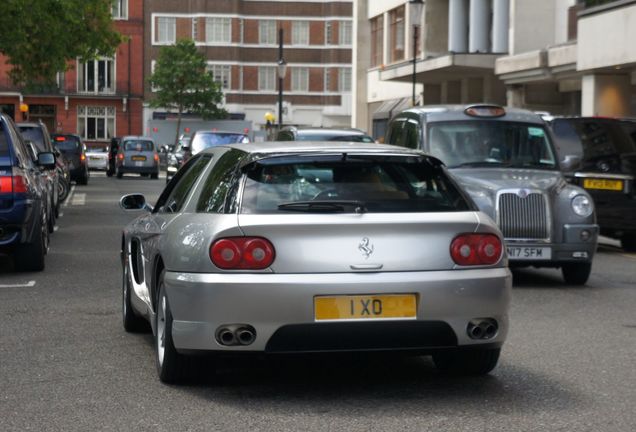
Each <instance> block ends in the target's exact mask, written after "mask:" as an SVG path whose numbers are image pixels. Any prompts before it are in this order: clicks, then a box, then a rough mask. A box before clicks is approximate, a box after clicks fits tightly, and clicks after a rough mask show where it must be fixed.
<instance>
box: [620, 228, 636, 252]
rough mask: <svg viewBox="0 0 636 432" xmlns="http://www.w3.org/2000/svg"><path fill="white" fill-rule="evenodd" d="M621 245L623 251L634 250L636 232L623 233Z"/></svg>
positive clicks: (635, 246) (635, 250)
mask: <svg viewBox="0 0 636 432" xmlns="http://www.w3.org/2000/svg"><path fill="white" fill-rule="evenodd" d="M621 246H622V247H623V249H624V250H625V252H636V233H626V234H623V237H621Z"/></svg>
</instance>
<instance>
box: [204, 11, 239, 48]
mask: <svg viewBox="0 0 636 432" xmlns="http://www.w3.org/2000/svg"><path fill="white" fill-rule="evenodd" d="M205 42H206V43H207V44H229V43H231V42H232V18H227V17H206V18H205Z"/></svg>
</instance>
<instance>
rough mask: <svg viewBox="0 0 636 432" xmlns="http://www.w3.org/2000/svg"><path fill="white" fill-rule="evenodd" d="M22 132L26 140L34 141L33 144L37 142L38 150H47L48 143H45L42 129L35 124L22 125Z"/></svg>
mask: <svg viewBox="0 0 636 432" xmlns="http://www.w3.org/2000/svg"><path fill="white" fill-rule="evenodd" d="M20 132H21V133H22V136H23V137H24V139H25V140H29V141H32V142H33V144H35V146H36V147H37V149H38V151H41V152H44V151H47V149H46V145H45V144H44V134H43V133H42V129H40V128H39V127H35V126H20Z"/></svg>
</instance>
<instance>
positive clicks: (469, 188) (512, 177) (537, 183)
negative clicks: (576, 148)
mask: <svg viewBox="0 0 636 432" xmlns="http://www.w3.org/2000/svg"><path fill="white" fill-rule="evenodd" d="M449 171H450V173H451V175H452V176H453V178H454V179H455V180H456V181H457V182H458V183H459V184H460V185H461V187H462V188H463V189H464V190H465V191H466V192H468V194H469V195H470V196H471V198H472V199H473V200H474V201H475V204H477V206H478V207H479V209H480V210H481V211H483V212H484V213H486V214H488V215H489V216H491V217H494V214H495V203H496V197H497V193H498V192H499V191H501V190H510V189H527V190H539V191H542V192H545V193H548V194H550V195H553V194H556V193H558V192H559V191H561V190H562V189H564V188H565V187H566V186H567V183H566V181H565V179H564V178H563V175H562V174H561V173H560V172H559V171H545V170H530V169H510V168H505V169H498V168H456V169H451V170H449Z"/></svg>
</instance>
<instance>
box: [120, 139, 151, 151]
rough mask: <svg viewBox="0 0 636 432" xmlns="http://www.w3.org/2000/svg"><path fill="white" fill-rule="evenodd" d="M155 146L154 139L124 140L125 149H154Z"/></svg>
mask: <svg viewBox="0 0 636 432" xmlns="http://www.w3.org/2000/svg"><path fill="white" fill-rule="evenodd" d="M152 150H154V146H153V144H152V141H146V140H127V141H124V151H152Z"/></svg>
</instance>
